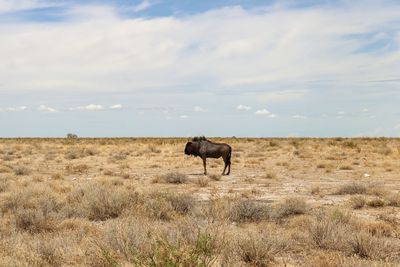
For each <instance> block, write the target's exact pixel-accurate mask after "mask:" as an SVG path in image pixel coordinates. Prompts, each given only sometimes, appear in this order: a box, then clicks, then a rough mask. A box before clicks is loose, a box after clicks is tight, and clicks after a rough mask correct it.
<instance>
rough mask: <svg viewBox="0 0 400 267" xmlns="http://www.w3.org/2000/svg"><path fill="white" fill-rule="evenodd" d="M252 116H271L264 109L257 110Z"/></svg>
mask: <svg viewBox="0 0 400 267" xmlns="http://www.w3.org/2000/svg"><path fill="white" fill-rule="evenodd" d="M254 114H256V115H269V114H271V112H269V111H268V110H266V109H265V108H264V109H259V110H257V111H256V112H255V113H254Z"/></svg>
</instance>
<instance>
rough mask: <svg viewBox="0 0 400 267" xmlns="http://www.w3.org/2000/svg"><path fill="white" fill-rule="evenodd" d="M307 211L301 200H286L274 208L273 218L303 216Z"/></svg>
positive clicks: (304, 202)
mask: <svg viewBox="0 0 400 267" xmlns="http://www.w3.org/2000/svg"><path fill="white" fill-rule="evenodd" d="M307 210H308V206H307V203H306V201H305V200H304V199H301V198H287V199H285V200H284V201H283V202H282V203H280V204H278V205H277V206H276V207H275V215H274V216H275V217H277V218H278V219H280V218H285V217H288V216H292V215H299V214H305V213H306V212H307Z"/></svg>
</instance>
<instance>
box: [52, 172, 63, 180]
mask: <svg viewBox="0 0 400 267" xmlns="http://www.w3.org/2000/svg"><path fill="white" fill-rule="evenodd" d="M51 179H53V180H63V179H64V176H63V175H62V173H59V172H57V173H53V174H52V175H51Z"/></svg>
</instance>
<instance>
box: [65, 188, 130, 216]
mask: <svg viewBox="0 0 400 267" xmlns="http://www.w3.org/2000/svg"><path fill="white" fill-rule="evenodd" d="M69 200H70V202H72V203H74V202H75V203H76V205H77V208H76V209H72V210H67V211H66V212H67V213H68V214H69V217H81V216H84V217H87V218H88V219H89V220H92V221H104V220H107V219H110V218H116V217H118V216H120V215H121V214H122V213H123V212H124V210H125V209H128V208H129V207H131V206H134V205H136V203H137V201H138V196H137V194H136V193H135V192H130V191H128V190H126V189H123V188H120V187H107V186H104V185H101V184H89V185H86V186H84V187H80V188H77V189H75V190H74V191H72V192H71V193H70V194H69ZM71 206H72V205H71ZM74 206H75V205H74Z"/></svg>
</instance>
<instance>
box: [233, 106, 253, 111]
mask: <svg viewBox="0 0 400 267" xmlns="http://www.w3.org/2000/svg"><path fill="white" fill-rule="evenodd" d="M236 109H237V110H244V111H249V110H251V107H250V106H245V105H238V106H237V107H236Z"/></svg>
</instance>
